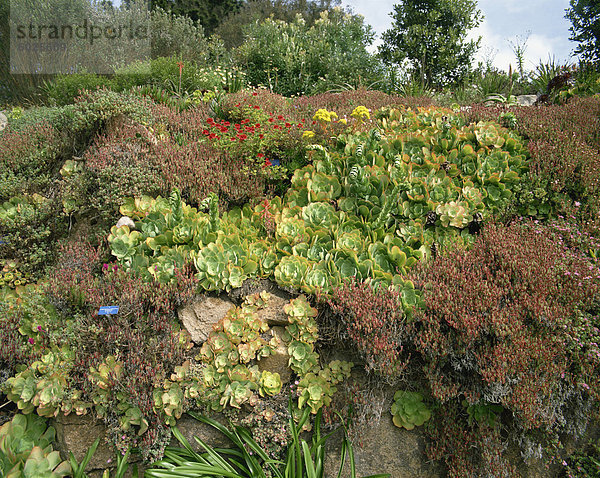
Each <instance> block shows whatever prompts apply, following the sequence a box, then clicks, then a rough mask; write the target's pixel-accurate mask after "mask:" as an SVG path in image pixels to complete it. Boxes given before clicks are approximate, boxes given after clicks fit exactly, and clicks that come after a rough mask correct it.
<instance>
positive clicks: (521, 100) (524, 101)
mask: <svg viewBox="0 0 600 478" xmlns="http://www.w3.org/2000/svg"><path fill="white" fill-rule="evenodd" d="M537 99H538V97H537V95H519V96H517V103H518V104H519V105H521V106H533V105H534V104H535V102H536V101H537Z"/></svg>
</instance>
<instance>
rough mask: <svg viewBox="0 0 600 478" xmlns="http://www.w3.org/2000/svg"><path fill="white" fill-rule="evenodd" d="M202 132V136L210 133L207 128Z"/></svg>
mask: <svg viewBox="0 0 600 478" xmlns="http://www.w3.org/2000/svg"><path fill="white" fill-rule="evenodd" d="M202 134H203V135H204V136H208V135H209V134H210V132H209V131H208V130H207V129H205V130H203V131H202Z"/></svg>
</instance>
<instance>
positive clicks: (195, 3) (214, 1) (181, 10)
mask: <svg viewBox="0 0 600 478" xmlns="http://www.w3.org/2000/svg"><path fill="white" fill-rule="evenodd" d="M131 1H132V0H124V1H123V3H124V4H125V5H128V4H129V3H131ZM150 4H151V6H152V9H156V8H161V9H162V10H165V11H167V12H171V13H173V14H175V15H181V16H185V17H188V18H191V19H192V20H194V21H195V22H198V23H200V25H202V27H203V28H204V31H205V32H206V33H207V34H211V33H213V31H214V30H215V28H217V26H218V25H219V24H220V23H221V21H222V20H223V19H224V18H225V17H227V15H229V14H230V13H232V12H235V11H237V10H238V9H239V8H240V7H241V6H242V4H243V1H242V0H151V2H150Z"/></svg>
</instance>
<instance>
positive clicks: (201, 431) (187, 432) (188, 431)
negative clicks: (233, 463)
mask: <svg viewBox="0 0 600 478" xmlns="http://www.w3.org/2000/svg"><path fill="white" fill-rule="evenodd" d="M210 418H212V419H213V420H216V421H218V422H219V423H221V424H222V425H224V426H225V427H227V428H229V425H228V423H227V420H225V419H224V418H223V416H222V415H218V414H213V415H211V417H210ZM177 429H178V430H179V431H180V432H181V434H182V435H183V436H184V437H185V439H186V440H187V441H188V442H189V443H190V445H191V446H192V448H193V449H194V451H200V452H203V451H204V449H203V448H202V447H201V446H200V444H199V443H198V442H197V441H196V440H195V439H194V437H198V438H200V440H202V441H203V442H205V443H207V444H208V445H210V446H212V447H213V448H214V447H216V448H231V447H232V443H231V442H230V441H229V439H228V438H227V437H226V436H225V435H223V434H222V433H221V432H220V431H219V430H217V429H216V428H214V427H211V426H210V425H207V424H206V423H203V422H201V421H199V420H196V419H195V418H193V417H191V416H190V415H187V414H183V415H182V416H181V418H180V419H179V420H177ZM170 445H171V446H182V445H181V444H180V443H179V442H178V441H177V439H176V438H175V437H173V438H172V439H171V443H170Z"/></svg>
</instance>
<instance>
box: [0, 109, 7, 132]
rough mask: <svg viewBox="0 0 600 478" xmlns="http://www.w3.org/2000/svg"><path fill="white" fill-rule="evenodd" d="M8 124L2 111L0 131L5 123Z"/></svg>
mask: <svg viewBox="0 0 600 478" xmlns="http://www.w3.org/2000/svg"><path fill="white" fill-rule="evenodd" d="M7 124H8V119H7V118H6V116H5V115H4V113H0V131H4V128H6V125H7Z"/></svg>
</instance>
